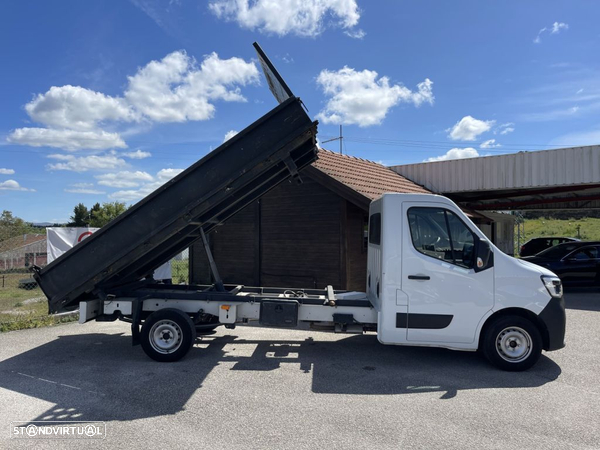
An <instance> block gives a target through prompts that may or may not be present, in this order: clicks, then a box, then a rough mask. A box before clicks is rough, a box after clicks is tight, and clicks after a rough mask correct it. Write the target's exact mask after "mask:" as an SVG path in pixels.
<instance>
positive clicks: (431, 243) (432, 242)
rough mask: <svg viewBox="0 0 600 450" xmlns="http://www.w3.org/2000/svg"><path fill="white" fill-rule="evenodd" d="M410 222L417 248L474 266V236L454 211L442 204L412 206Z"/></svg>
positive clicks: (469, 266) (424, 252) (420, 250)
mask: <svg viewBox="0 0 600 450" xmlns="http://www.w3.org/2000/svg"><path fill="white" fill-rule="evenodd" d="M408 223H409V226H410V234H411V238H412V242H413V245H414V246H415V249H417V251H419V252H421V253H423V254H424V255H427V256H430V257H432V258H436V259H441V260H444V261H447V262H449V263H452V264H456V265H458V266H462V267H467V268H471V267H473V249H474V244H475V236H474V235H473V232H472V231H471V230H470V229H469V227H467V226H466V225H465V224H464V222H463V221H462V220H460V219H459V218H458V216H456V215H455V214H454V213H453V212H451V211H448V210H446V209H442V208H410V209H409V210H408Z"/></svg>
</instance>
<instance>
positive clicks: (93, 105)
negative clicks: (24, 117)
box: [25, 85, 135, 131]
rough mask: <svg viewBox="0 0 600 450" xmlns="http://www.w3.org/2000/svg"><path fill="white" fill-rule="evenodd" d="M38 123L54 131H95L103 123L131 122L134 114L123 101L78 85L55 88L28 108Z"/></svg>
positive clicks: (35, 99) (40, 96)
mask: <svg viewBox="0 0 600 450" xmlns="http://www.w3.org/2000/svg"><path fill="white" fill-rule="evenodd" d="M25 111H27V114H28V115H29V117H31V119H32V120H34V121H35V122H39V123H41V124H44V125H46V126H47V127H50V128H55V129H70V130H80V131H90V130H95V129H96V128H97V126H98V124H99V123H102V122H104V121H127V122H129V121H132V120H134V119H135V113H134V112H133V111H132V109H131V107H130V106H129V105H127V103H126V102H125V101H124V100H123V99H122V98H114V97H110V96H108V95H104V94H102V93H101V92H95V91H92V90H89V89H85V88H82V87H79V86H71V85H66V86H61V87H57V86H53V87H51V88H50V89H49V90H48V92H46V93H45V94H38V95H37V96H36V97H35V98H34V99H33V100H32V101H31V102H29V103H28V104H27V105H25Z"/></svg>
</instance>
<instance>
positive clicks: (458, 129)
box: [446, 116, 496, 141]
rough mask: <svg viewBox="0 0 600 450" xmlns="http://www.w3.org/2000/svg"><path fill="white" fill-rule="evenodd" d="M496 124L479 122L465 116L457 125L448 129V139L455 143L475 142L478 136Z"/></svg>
mask: <svg viewBox="0 0 600 450" xmlns="http://www.w3.org/2000/svg"><path fill="white" fill-rule="evenodd" d="M494 123H496V121H495V120H479V119H475V118H474V117H472V116H465V117H463V118H462V119H460V120H459V121H458V122H456V124H455V125H454V126H453V127H452V128H449V129H447V130H446V131H448V132H449V134H448V137H449V138H450V139H452V140H453V141H474V140H475V139H476V138H477V136H479V135H480V134H482V133H485V132H486V131H489V130H490V128H492V126H493V125H494Z"/></svg>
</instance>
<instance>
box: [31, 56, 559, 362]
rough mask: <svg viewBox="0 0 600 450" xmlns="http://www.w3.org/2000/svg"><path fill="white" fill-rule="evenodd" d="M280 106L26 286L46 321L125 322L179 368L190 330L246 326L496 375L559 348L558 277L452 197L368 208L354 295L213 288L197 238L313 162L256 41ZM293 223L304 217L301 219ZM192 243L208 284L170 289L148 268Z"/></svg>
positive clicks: (295, 105) (286, 94) (388, 200)
mask: <svg viewBox="0 0 600 450" xmlns="http://www.w3.org/2000/svg"><path fill="white" fill-rule="evenodd" d="M255 47H256V49H257V51H258V55H259V59H260V61H261V64H262V65H263V69H264V71H265V74H266V75H267V80H268V83H269V86H270V87H271V90H272V91H273V93H274V94H275V96H276V98H277V99H278V101H279V102H280V105H279V106H277V107H276V108H274V109H273V110H272V111H270V112H269V113H267V114H266V115H265V116H263V117H261V118H260V119H259V120H257V121H256V122H254V123H253V124H252V125H250V126H249V127H247V128H246V129H245V130H243V131H242V132H240V133H239V134H238V135H236V136H235V137H233V138H232V139H230V140H229V141H227V142H225V143H224V144H222V145H221V146H220V147H219V148H217V149H215V150H214V151H212V152H211V153H209V154H208V155H206V156H205V157H204V158H202V159H201V160H200V161H198V162H197V163H195V164H194V165H192V166H191V167H189V168H188V169H187V170H185V171H184V172H183V173H181V174H180V175H178V176H177V177H175V178H174V179H173V180H171V181H169V182H168V183H166V184H165V185H163V186H162V187H160V188H158V189H157V190H156V191H155V192H153V193H151V194H150V195H148V196H147V197H146V198H145V199H143V200H141V201H140V202H138V203H137V204H136V205H134V206H133V207H132V208H130V209H129V210H127V211H126V212H125V213H123V214H122V215H121V216H119V217H118V218H116V219H115V220H113V221H112V222H111V223H109V224H108V225H106V226H105V227H103V228H102V229H100V230H99V231H98V232H96V233H94V234H93V235H91V236H90V237H88V238H87V239H85V240H84V241H83V242H82V243H81V244H79V245H77V246H75V247H73V248H72V249H71V250H69V251H68V252H66V253H65V254H64V255H62V256H60V257H59V258H58V259H56V260H55V261H53V262H52V263H51V264H49V265H48V266H46V267H44V268H39V267H35V266H34V268H33V270H34V277H35V278H36V281H37V282H38V284H39V286H40V287H41V288H42V290H43V291H44V293H45V294H46V296H47V297H48V305H49V311H50V312H51V313H54V312H62V311H69V310H74V309H76V308H79V310H80V319H79V320H80V322H81V323H84V322H87V321H90V320H97V321H112V320H123V321H126V322H129V323H131V330H132V339H133V343H134V344H137V343H141V345H142V348H143V349H144V351H145V352H146V354H147V355H148V356H150V357H151V358H153V359H155V360H157V361H165V362H170V361H177V360H179V359H180V358H182V357H183V356H185V355H186V354H187V352H188V351H189V350H190V348H191V347H192V345H193V344H194V341H195V338H196V335H197V334H202V333H207V332H212V330H214V329H215V328H216V327H218V326H221V325H223V326H225V327H226V328H233V327H235V326H236V324H239V323H246V322H249V321H253V320H258V321H259V323H260V324H261V325H262V326H266V327H288V328H294V327H297V326H298V325H299V324H301V323H303V322H304V323H306V322H308V323H310V324H315V325H316V324H318V325H319V326H320V329H323V328H327V327H328V328H329V329H331V330H332V331H336V332H353V333H362V332H369V331H373V332H375V331H376V332H377V337H378V339H379V341H380V342H381V343H383V344H391V345H415V346H429V347H445V348H449V349H453V350H466V351H475V350H481V351H482V352H483V354H484V355H485V356H486V357H487V358H488V359H489V361H490V362H491V363H493V364H494V365H496V366H497V367H499V368H501V369H505V370H512V371H519V370H525V369H527V368H529V367H531V366H532V365H533V364H535V362H536V361H537V360H538V358H539V357H540V354H541V351H542V350H546V351H550V350H557V349H560V348H562V347H563V346H564V337H565V308H564V301H563V298H562V286H561V282H560V280H559V279H558V278H557V277H556V276H555V275H554V274H553V273H552V272H549V271H548V270H546V269H544V268H541V267H538V266H535V265H533V264H530V263H526V262H524V261H520V260H517V259H515V258H512V257H510V256H507V255H506V254H504V253H502V252H501V251H499V250H498V249H497V248H495V247H494V246H493V245H492V244H491V243H490V242H489V241H488V240H487V239H486V237H485V236H484V235H483V233H481V231H480V230H479V229H478V228H477V227H476V226H475V225H474V224H473V223H472V222H471V221H470V220H469V219H468V217H467V216H466V215H465V214H463V212H462V211H461V209H460V208H459V207H458V206H457V205H455V204H454V203H453V202H452V201H451V200H449V199H447V198H445V197H441V196H436V195H414V194H393V193H390V194H385V195H383V196H382V197H381V198H380V199H378V200H375V201H374V202H372V204H371V206H370V216H369V229H368V241H369V243H368V273H367V286H366V292H365V293H361V292H342V291H336V290H334V289H333V288H332V287H331V286H329V287H327V288H325V289H284V288H266V287H247V286H242V285H239V286H234V285H229V286H225V285H223V283H222V281H221V278H220V276H219V273H218V270H217V267H216V264H215V263H214V260H213V259H212V256H211V252H210V247H209V245H208V241H207V239H206V234H208V233H209V232H211V231H212V230H214V228H215V227H216V226H218V225H219V224H220V223H222V222H224V221H225V220H227V219H228V218H229V217H231V216H232V215H233V214H235V213H236V212H238V211H240V210H241V209H242V208H244V207H245V206H246V205H248V204H250V203H251V202H253V201H255V200H256V199H258V198H260V196H261V195H263V194H264V193H266V192H268V191H269V190H270V189H272V188H274V187H275V186H277V185H278V184H279V183H282V182H284V181H286V180H289V179H296V180H299V179H300V178H299V175H300V172H301V170H302V168H303V167H305V166H307V165H308V164H310V163H311V162H312V161H314V160H315V159H316V158H317V153H318V149H317V146H316V132H317V131H316V130H317V123H316V122H312V121H311V120H310V118H309V117H308V115H307V114H306V113H305V111H304V109H303V105H302V103H301V101H300V99H299V98H297V97H294V96H293V94H292V93H291V91H290V90H289V88H288V87H287V85H286V84H285V82H284V81H283V80H282V79H281V77H280V76H279V74H278V73H277V71H276V70H275V69H274V67H273V66H272V64H271V63H270V61H269V60H268V58H266V56H265V55H264V53H263V52H262V50H260V47H258V45H257V44H256V45H255ZM299 220H303V219H302V218H301V216H300V217H299ZM198 240H202V241H203V242H204V247H205V250H206V253H207V256H208V260H209V263H210V266H211V270H212V274H213V279H214V284H212V285H210V286H198V285H170V284H162V283H157V282H156V281H155V280H154V279H153V275H152V274H153V271H154V269H155V268H156V267H158V266H160V265H161V264H163V263H164V262H166V261H168V260H169V259H170V258H171V257H173V256H174V255H176V254H177V253H180V252H181V251H182V250H184V249H185V248H187V247H189V245H191V244H192V243H193V242H195V241H198Z"/></svg>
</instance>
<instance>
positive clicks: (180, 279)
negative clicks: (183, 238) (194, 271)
mask: <svg viewBox="0 0 600 450" xmlns="http://www.w3.org/2000/svg"><path fill="white" fill-rule="evenodd" d="M171 279H172V280H173V284H180V283H185V284H188V283H189V282H190V272H189V260H187V259H186V260H183V261H173V262H171Z"/></svg>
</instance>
